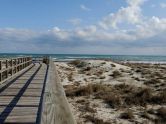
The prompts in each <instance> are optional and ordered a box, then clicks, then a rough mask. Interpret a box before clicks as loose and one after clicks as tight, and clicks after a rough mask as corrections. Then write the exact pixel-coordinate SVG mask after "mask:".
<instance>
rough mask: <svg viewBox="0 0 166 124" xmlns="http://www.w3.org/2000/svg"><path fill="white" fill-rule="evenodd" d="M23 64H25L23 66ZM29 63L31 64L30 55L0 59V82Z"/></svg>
mask: <svg viewBox="0 0 166 124" xmlns="http://www.w3.org/2000/svg"><path fill="white" fill-rule="evenodd" d="M25 58H26V59H25ZM23 59H25V60H26V61H24V62H23ZM13 60H14V62H13ZM3 63H5V64H3ZM13 63H14V64H13ZM25 64H26V66H23V65H25ZM31 64H32V59H31V58H30V57H24V58H15V59H13V58H11V59H6V60H1V61H0V84H1V83H3V82H4V81H6V80H7V79H8V78H11V77H12V76H13V75H14V74H16V73H17V72H19V71H21V70H23V69H24V68H26V67H27V66H29V65H31ZM2 81H3V82H2Z"/></svg>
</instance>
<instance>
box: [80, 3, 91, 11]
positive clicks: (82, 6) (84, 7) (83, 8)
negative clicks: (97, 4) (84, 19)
mask: <svg viewBox="0 0 166 124" xmlns="http://www.w3.org/2000/svg"><path fill="white" fill-rule="evenodd" d="M80 8H81V9H82V10H84V11H91V9H90V8H88V7H86V6H85V5H83V4H82V5H80Z"/></svg>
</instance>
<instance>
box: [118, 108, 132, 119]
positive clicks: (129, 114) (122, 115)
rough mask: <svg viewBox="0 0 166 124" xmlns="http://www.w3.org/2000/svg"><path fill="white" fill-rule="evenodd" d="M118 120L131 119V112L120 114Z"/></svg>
mask: <svg viewBox="0 0 166 124" xmlns="http://www.w3.org/2000/svg"><path fill="white" fill-rule="evenodd" d="M120 118H122V119H133V118H134V114H133V112H132V111H131V110H127V111H126V112H124V113H121V115H120Z"/></svg>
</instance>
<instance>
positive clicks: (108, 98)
mask: <svg viewBox="0 0 166 124" xmlns="http://www.w3.org/2000/svg"><path fill="white" fill-rule="evenodd" d="M102 99H103V100H104V101H105V102H106V103H107V104H108V105H110V106H111V107H112V108H117V107H120V106H121V105H122V99H121V97H120V95H117V94H115V93H109V94H105V95H103V96H102Z"/></svg>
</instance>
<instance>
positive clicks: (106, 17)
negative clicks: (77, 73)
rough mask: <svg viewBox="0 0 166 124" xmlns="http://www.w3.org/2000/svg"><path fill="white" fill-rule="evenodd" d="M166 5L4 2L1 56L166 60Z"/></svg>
mask: <svg viewBox="0 0 166 124" xmlns="http://www.w3.org/2000/svg"><path fill="white" fill-rule="evenodd" d="M165 34H166V1H165V0H2V1H0V52H25V53H76V54H78V53H83V54H84V53H85V54H141V55H142V54H144V55H166V36H165Z"/></svg>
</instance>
